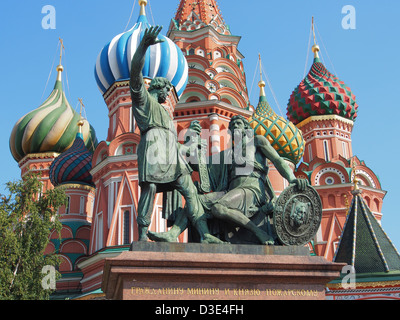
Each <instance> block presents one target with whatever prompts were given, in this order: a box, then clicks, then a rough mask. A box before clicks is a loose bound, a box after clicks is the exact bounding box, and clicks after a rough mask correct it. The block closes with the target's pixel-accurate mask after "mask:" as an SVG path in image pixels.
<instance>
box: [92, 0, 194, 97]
mask: <svg viewBox="0 0 400 320" xmlns="http://www.w3.org/2000/svg"><path fill="white" fill-rule="evenodd" d="M139 4H140V6H141V12H140V16H139V18H138V20H137V23H136V24H135V25H134V26H133V28H132V29H130V30H129V31H127V32H125V33H121V34H119V35H118V36H116V37H115V38H114V39H112V40H111V41H110V43H108V44H107V45H106V46H105V47H104V48H103V50H102V51H101V52H100V54H99V56H98V58H97V62H96V66H95V78H96V81H97V85H98V87H99V89H100V91H101V93H102V94H103V95H104V93H105V92H106V91H107V90H108V89H109V88H110V87H111V86H112V85H113V84H114V83H115V82H116V81H122V80H128V79H129V78H130V69H131V61H132V58H133V55H134V54H135V51H136V49H137V48H138V46H139V43H140V40H141V39H142V37H143V35H144V32H145V31H146V29H147V28H149V27H151V25H150V24H149V22H148V21H147V17H146V14H145V6H146V4H147V1H146V0H139ZM158 38H159V39H161V40H164V42H162V43H159V44H156V45H153V46H151V47H150V48H149V49H148V50H147V53H146V60H145V65H144V68H143V72H142V73H143V77H144V78H149V79H153V78H155V77H163V78H167V79H168V80H169V81H170V82H171V83H172V85H173V86H174V87H175V90H176V92H177V94H178V97H180V96H181V95H182V93H183V91H184V90H185V88H186V85H187V82H188V78H189V77H188V72H189V68H188V63H187V61H186V58H185V56H184V55H183V53H182V50H181V49H179V47H178V46H177V45H176V44H175V43H174V42H172V40H171V39H169V38H167V37H165V36H163V35H161V34H160V35H159V36H158Z"/></svg>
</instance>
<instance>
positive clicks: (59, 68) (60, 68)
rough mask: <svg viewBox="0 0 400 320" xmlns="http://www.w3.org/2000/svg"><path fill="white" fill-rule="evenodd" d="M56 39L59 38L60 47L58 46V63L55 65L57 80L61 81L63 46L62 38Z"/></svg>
mask: <svg viewBox="0 0 400 320" xmlns="http://www.w3.org/2000/svg"><path fill="white" fill-rule="evenodd" d="M58 39H59V40H60V45H61V48H60V64H59V65H58V66H57V72H58V75H57V81H61V79H62V78H61V73H62V72H63V71H64V67H63V66H62V64H61V62H62V54H63V50H64V49H65V47H64V41H63V39H61V38H58Z"/></svg>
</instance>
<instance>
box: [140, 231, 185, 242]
mask: <svg viewBox="0 0 400 320" xmlns="http://www.w3.org/2000/svg"><path fill="white" fill-rule="evenodd" d="M147 236H148V237H149V239H150V240H153V241H156V242H177V238H178V237H177V236H175V235H173V234H171V233H169V232H153V231H149V232H147Z"/></svg>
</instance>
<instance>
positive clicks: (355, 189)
mask: <svg viewBox="0 0 400 320" xmlns="http://www.w3.org/2000/svg"><path fill="white" fill-rule="evenodd" d="M351 161H352V162H353V164H352V168H351V177H352V180H353V181H352V182H353V192H355V193H358V192H359V190H360V188H359V187H358V183H359V182H360V179H358V178H357V174H356V162H355V160H354V157H353V159H351Z"/></svg>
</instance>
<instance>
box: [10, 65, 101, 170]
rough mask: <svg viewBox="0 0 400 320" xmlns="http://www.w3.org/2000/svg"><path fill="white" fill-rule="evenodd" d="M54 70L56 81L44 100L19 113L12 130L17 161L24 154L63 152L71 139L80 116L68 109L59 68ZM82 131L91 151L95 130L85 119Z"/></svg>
mask: <svg viewBox="0 0 400 320" xmlns="http://www.w3.org/2000/svg"><path fill="white" fill-rule="evenodd" d="M57 71H58V76H57V81H56V83H55V86H54V89H53V91H52V92H51V94H50V96H49V97H48V98H47V100H46V101H45V102H44V103H43V104H42V105H41V106H40V107H38V108H37V109H35V110H33V111H31V112H29V113H28V114H27V115H25V116H23V117H22V118H21V119H20V120H19V121H18V122H17V123H16V124H15V126H14V128H13V130H12V133H11V137H10V150H11V153H12V155H13V157H14V159H15V160H16V161H18V162H19V161H20V160H21V159H22V158H24V157H25V156H26V155H27V154H33V153H45V152H57V153H61V152H64V151H65V150H67V149H68V148H69V147H70V146H72V144H73V142H74V140H75V136H76V133H77V132H78V127H77V123H78V121H79V119H80V115H79V113H77V112H76V111H75V110H74V109H72V107H71V106H70V104H69V102H68V100H67V98H66V97H65V93H64V91H63V89H62V82H61V73H62V71H63V67H62V66H61V65H59V66H58V67H57ZM82 132H83V137H84V141H85V145H86V146H88V147H89V148H90V149H92V150H93V149H94V147H95V146H96V144H97V139H96V133H95V131H94V129H93V128H92V126H91V125H89V123H88V122H87V121H86V120H85V121H84V125H83V127H82Z"/></svg>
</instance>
